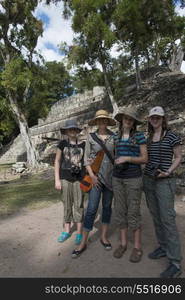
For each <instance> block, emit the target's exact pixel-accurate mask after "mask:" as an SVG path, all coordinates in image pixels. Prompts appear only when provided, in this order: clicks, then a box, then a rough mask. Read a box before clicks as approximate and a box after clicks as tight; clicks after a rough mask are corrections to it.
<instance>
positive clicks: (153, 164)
mask: <svg viewBox="0 0 185 300" xmlns="http://www.w3.org/2000/svg"><path fill="white" fill-rule="evenodd" d="M147 148H148V157H149V160H148V163H147V164H146V167H145V171H144V177H143V183H144V191H145V195H146V202H147V205H148V208H149V211H150V213H151V215H152V218H153V222H154V228H155V233H156V237H157V241H158V244H159V247H158V248H157V249H155V250H154V251H153V252H151V253H149V255H148V257H149V258H150V259H159V258H161V257H165V256H167V258H168V260H169V266H168V267H167V269H166V270H165V271H164V272H162V273H161V274H160V277H162V278H173V277H178V276H179V275H180V274H181V267H180V262H181V250H180V241H179V235H178V231H177V227H176V222H175V210H174V198H175V178H174V176H173V171H174V170H175V169H176V168H177V167H178V166H179V164H180V162H181V157H182V154H181V139H180V137H179V136H177V135H176V134H175V133H174V132H172V131H171V130H168V127H167V122H166V117H165V112H164V110H163V108H162V107H161V106H156V107H154V108H152V109H151V110H150V112H149V117H148V142H147Z"/></svg>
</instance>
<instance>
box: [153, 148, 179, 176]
mask: <svg viewBox="0 0 185 300" xmlns="http://www.w3.org/2000/svg"><path fill="white" fill-rule="evenodd" d="M173 153H174V161H173V163H172V165H171V166H170V168H169V169H168V170H167V171H166V172H163V171H161V170H159V172H160V174H159V175H158V177H167V176H169V175H170V174H171V173H172V172H173V171H174V170H175V169H177V168H178V166H179V165H180V163H181V160H182V146H181V145H177V146H175V147H174V148H173Z"/></svg>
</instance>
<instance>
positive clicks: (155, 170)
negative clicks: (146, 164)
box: [150, 163, 162, 178]
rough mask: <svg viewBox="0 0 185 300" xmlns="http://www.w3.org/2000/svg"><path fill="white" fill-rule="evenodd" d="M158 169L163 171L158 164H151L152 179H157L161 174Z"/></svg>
mask: <svg viewBox="0 0 185 300" xmlns="http://www.w3.org/2000/svg"><path fill="white" fill-rule="evenodd" d="M158 169H160V170H161V171H162V169H161V165H160V164H157V163H156V164H151V166H150V170H151V176H152V177H154V178H156V177H157V176H158V175H159V174H160V172H159V171H158Z"/></svg>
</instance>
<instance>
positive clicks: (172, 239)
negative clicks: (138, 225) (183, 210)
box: [156, 178, 182, 268]
mask: <svg viewBox="0 0 185 300" xmlns="http://www.w3.org/2000/svg"><path fill="white" fill-rule="evenodd" d="M175 188H176V183H175V179H174V178H169V179H162V180H160V181H158V183H157V189H156V194H157V197H158V200H159V207H160V215H161V220H162V225H163V230H164V233H165V241H166V254H167V257H168V259H169V262H170V263H171V264H174V265H176V267H177V268H180V262H181V259H182V257H181V245H180V240H179V234H178V230H177V226H176V221H175V217H176V213H175V209H174V198H175Z"/></svg>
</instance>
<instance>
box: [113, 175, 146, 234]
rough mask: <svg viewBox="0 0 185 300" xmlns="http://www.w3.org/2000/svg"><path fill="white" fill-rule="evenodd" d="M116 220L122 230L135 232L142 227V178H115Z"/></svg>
mask: <svg viewBox="0 0 185 300" xmlns="http://www.w3.org/2000/svg"><path fill="white" fill-rule="evenodd" d="M112 183H113V193H114V207H115V219H116V223H117V225H118V226H119V228H120V229H124V228H128V227H130V228H131V229H133V230H136V229H138V228H140V226H141V213H140V204H141V195H142V178H141V177H137V178H128V179H122V178H117V177H113V181H112Z"/></svg>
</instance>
